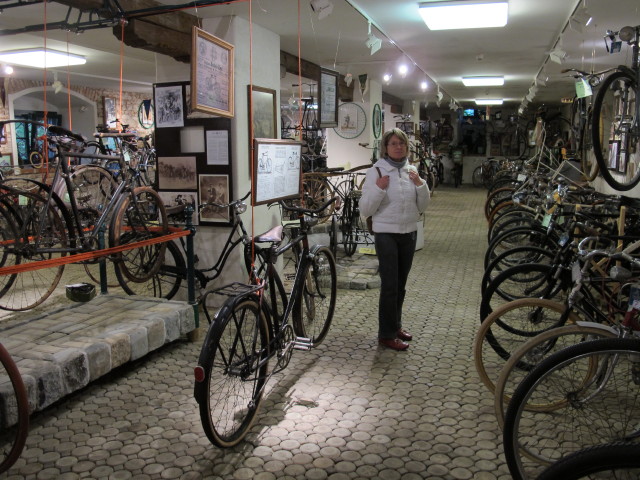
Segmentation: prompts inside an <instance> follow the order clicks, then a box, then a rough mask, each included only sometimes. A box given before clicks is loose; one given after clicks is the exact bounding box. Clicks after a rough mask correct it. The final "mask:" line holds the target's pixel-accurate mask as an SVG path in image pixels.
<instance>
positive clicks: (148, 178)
mask: <svg viewBox="0 0 640 480" xmlns="http://www.w3.org/2000/svg"><path fill="white" fill-rule="evenodd" d="M143 158H144V159H143V160H142V162H140V164H139V165H138V170H139V171H140V175H141V177H142V181H143V182H144V184H145V185H148V186H149V187H152V188H155V185H156V176H157V161H156V155H155V154H154V153H150V152H146V153H145V154H144V157H143Z"/></svg>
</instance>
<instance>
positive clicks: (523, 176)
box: [518, 173, 527, 182]
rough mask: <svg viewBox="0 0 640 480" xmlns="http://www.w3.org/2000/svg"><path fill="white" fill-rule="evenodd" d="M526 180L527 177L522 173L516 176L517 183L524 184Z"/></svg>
mask: <svg viewBox="0 0 640 480" xmlns="http://www.w3.org/2000/svg"><path fill="white" fill-rule="evenodd" d="M526 179H527V176H526V175H525V174H524V173H519V174H518V181H519V182H524V181H525V180H526Z"/></svg>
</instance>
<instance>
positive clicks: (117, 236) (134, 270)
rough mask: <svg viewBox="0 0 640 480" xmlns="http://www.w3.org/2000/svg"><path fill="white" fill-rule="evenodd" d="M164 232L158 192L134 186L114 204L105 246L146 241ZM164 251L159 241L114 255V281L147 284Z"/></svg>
mask: <svg viewBox="0 0 640 480" xmlns="http://www.w3.org/2000/svg"><path fill="white" fill-rule="evenodd" d="M168 231H169V224H168V222H167V212H166V210H165V207H164V203H163V201H162V199H161V198H160V196H159V195H158V193H157V192H156V191H155V190H153V189H152V188H150V187H136V188H134V189H133V191H132V192H131V193H130V194H127V195H124V196H123V197H122V198H121V199H120V201H119V202H118V206H117V207H116V214H115V215H114V216H113V218H112V221H111V225H110V228H109V245H110V246H112V247H117V246H119V245H125V244H128V243H135V242H139V241H144V240H149V239H152V238H156V237H158V236H161V235H165V234H166V233H167V232H168ZM165 251H166V242H161V243H155V244H152V245H147V246H141V247H138V248H133V249H130V250H125V251H124V252H121V253H117V254H115V256H114V261H115V262H116V267H117V268H116V276H117V277H118V282H119V283H120V284H121V285H122V284H123V283H127V282H129V281H131V282H137V283H141V282H145V281H147V280H148V279H150V278H151V277H153V276H154V275H155V274H156V273H158V270H160V266H161V265H162V262H163V260H164V254H165Z"/></svg>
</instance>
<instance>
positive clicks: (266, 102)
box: [247, 85, 278, 140]
mask: <svg viewBox="0 0 640 480" xmlns="http://www.w3.org/2000/svg"><path fill="white" fill-rule="evenodd" d="M247 95H248V102H247V103H248V104H249V105H250V108H249V127H251V125H252V124H253V137H254V138H276V137H277V136H278V133H277V130H276V118H277V117H276V91H275V90H272V89H270V88H263V87H256V86H255V85H253V86H252V85H247ZM251 101H253V108H251V103H249V102H251ZM250 131H251V130H250ZM249 140H251V139H249Z"/></svg>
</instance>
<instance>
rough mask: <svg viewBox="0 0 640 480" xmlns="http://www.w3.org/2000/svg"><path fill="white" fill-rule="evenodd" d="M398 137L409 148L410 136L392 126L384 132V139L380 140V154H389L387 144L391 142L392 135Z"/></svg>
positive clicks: (382, 155)
mask: <svg viewBox="0 0 640 480" xmlns="http://www.w3.org/2000/svg"><path fill="white" fill-rule="evenodd" d="M394 136H395V137H398V138H399V139H400V141H401V142H402V143H404V144H405V145H406V146H407V148H409V137H407V134H406V133H404V132H403V131H402V130H400V129H399V128H392V129H391V130H387V131H386V132H384V133H383V134H382V141H381V142H380V156H381V157H385V156H386V155H387V145H388V144H389V140H391V137H394Z"/></svg>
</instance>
